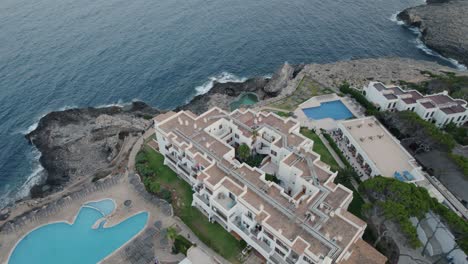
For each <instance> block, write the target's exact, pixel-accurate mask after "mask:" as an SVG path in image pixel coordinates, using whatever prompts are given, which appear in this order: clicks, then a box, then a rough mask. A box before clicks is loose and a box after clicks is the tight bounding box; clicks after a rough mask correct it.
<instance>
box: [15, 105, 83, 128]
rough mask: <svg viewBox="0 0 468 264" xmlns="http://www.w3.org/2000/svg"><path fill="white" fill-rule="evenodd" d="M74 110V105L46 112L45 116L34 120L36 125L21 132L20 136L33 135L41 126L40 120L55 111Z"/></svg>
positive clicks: (42, 115)
mask: <svg viewBox="0 0 468 264" xmlns="http://www.w3.org/2000/svg"><path fill="white" fill-rule="evenodd" d="M72 108H76V106H74V105H66V106H63V107H60V108H59V109H57V110H51V111H46V112H44V113H43V114H41V115H39V117H36V118H34V123H33V124H31V125H30V126H28V127H27V128H26V129H23V130H20V131H19V133H20V134H23V135H27V134H29V133H31V132H32V131H34V130H35V129H36V128H37V126H38V125H39V120H41V119H42V118H43V117H44V116H46V115H48V114H49V113H51V112H54V111H65V110H68V109H72Z"/></svg>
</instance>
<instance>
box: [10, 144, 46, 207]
mask: <svg viewBox="0 0 468 264" xmlns="http://www.w3.org/2000/svg"><path fill="white" fill-rule="evenodd" d="M32 153H33V158H32V168H33V170H32V172H31V173H30V174H29V175H28V177H27V178H26V181H25V182H24V183H23V185H21V187H20V188H19V189H18V191H17V193H16V197H15V200H18V199H21V198H23V197H26V196H28V195H29V191H30V190H31V188H32V187H33V186H34V185H36V184H38V183H40V182H41V181H42V180H43V179H44V176H45V170H44V167H42V165H41V163H40V162H39V159H40V158H41V152H39V150H37V149H36V148H34V149H33V152H32Z"/></svg>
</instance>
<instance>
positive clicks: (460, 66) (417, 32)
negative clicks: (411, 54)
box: [390, 12, 467, 71]
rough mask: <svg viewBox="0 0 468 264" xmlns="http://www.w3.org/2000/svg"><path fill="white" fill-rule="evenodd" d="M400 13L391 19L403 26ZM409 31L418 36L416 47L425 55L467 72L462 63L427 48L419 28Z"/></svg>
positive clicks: (412, 28) (411, 28)
mask: <svg viewBox="0 0 468 264" xmlns="http://www.w3.org/2000/svg"><path fill="white" fill-rule="evenodd" d="M399 13H400V12H397V13H395V14H393V15H392V16H391V17H390V20H391V21H393V22H395V23H397V24H398V25H402V26H403V25H405V23H404V22H403V21H401V20H399V19H398V18H397V15H398V14H399ZM408 29H409V30H410V31H411V32H413V33H414V34H415V35H416V39H415V41H414V42H415V44H416V47H417V48H418V49H420V50H422V51H424V53H426V54H427V55H430V56H434V57H437V58H440V59H442V60H445V61H447V62H449V63H451V64H452V65H453V66H455V68H457V69H458V70H459V71H466V70H467V67H466V66H465V65H463V64H461V63H460V62H458V61H457V60H455V59H452V58H447V57H444V56H442V55H441V54H439V53H438V52H436V51H435V50H432V49H430V48H429V47H428V46H426V44H424V42H423V41H422V39H421V31H420V30H419V28H417V27H408Z"/></svg>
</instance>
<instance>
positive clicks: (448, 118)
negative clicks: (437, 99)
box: [434, 109, 467, 127]
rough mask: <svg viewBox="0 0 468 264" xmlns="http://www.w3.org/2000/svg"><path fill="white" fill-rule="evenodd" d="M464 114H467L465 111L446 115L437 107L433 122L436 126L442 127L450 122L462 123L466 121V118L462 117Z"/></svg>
mask: <svg viewBox="0 0 468 264" xmlns="http://www.w3.org/2000/svg"><path fill="white" fill-rule="evenodd" d="M466 115H467V113H466V112H462V113H455V114H450V115H447V114H446V113H444V112H443V111H442V110H440V109H438V110H437V111H436V113H435V114H434V120H435V121H436V123H435V124H436V125H437V126H438V127H443V126H445V125H448V124H449V123H450V122H453V123H455V124H456V125H458V126H460V125H463V124H464V123H465V122H466V121H467V120H466V118H465V119H463V117H464V116H466ZM459 117H460V120H459V121H457V119H458V118H459Z"/></svg>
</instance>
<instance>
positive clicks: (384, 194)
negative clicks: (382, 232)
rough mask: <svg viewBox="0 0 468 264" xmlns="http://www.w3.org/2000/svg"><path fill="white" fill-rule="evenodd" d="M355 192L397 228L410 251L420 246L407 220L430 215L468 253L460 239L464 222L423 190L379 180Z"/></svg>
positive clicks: (467, 230) (467, 226) (467, 241)
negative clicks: (396, 224) (439, 222)
mask: <svg viewBox="0 0 468 264" xmlns="http://www.w3.org/2000/svg"><path fill="white" fill-rule="evenodd" d="M359 189H360V190H361V191H362V192H363V193H365V194H367V197H368V198H369V200H371V202H372V203H373V206H376V207H377V208H378V209H379V210H380V211H381V212H383V214H384V216H385V217H386V218H389V219H391V220H392V221H395V222H396V223H398V224H399V225H400V228H401V231H402V232H403V233H404V234H405V235H406V237H407V238H408V240H409V242H410V243H411V245H412V246H413V247H418V246H421V242H420V241H419V239H418V236H417V231H416V228H415V227H414V226H413V224H412V223H411V222H410V221H409V218H410V217H416V218H418V219H419V220H421V219H422V218H425V217H426V213H428V212H429V211H432V212H433V213H435V214H437V215H439V216H440V218H441V219H442V221H443V222H444V223H446V224H447V226H448V227H449V229H450V231H451V232H452V233H453V234H454V236H455V238H456V239H458V241H459V242H458V243H459V244H460V247H461V249H462V250H467V249H468V237H463V235H464V234H468V222H467V221H465V220H463V219H462V218H461V217H459V216H458V215H457V214H455V213H454V212H453V211H452V210H450V209H448V208H447V207H445V206H444V205H442V204H440V203H439V202H438V201H437V200H436V199H435V198H432V197H431V196H430V195H429V193H428V192H427V190H426V189H424V188H422V187H418V186H416V185H414V184H410V183H405V182H401V181H398V180H395V179H392V178H384V177H380V176H379V177H375V178H372V179H369V180H367V181H364V182H363V183H362V184H361V185H360V186H359Z"/></svg>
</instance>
